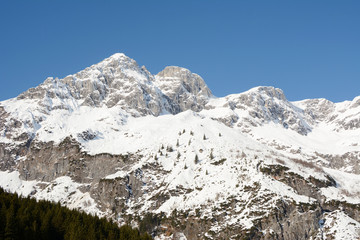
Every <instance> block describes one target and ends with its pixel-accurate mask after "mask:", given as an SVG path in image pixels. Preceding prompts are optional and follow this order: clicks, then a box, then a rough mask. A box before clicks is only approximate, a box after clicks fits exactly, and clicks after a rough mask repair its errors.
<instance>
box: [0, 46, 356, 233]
mask: <svg viewBox="0 0 360 240" xmlns="http://www.w3.org/2000/svg"><path fill="white" fill-rule="evenodd" d="M359 135H360V97H357V98H355V99H354V100H352V101H346V102H342V103H333V102H330V101H328V100H326V99H308V100H303V101H298V102H291V101H288V100H287V99H286V97H285V95H284V93H283V91H282V90H280V89H278V88H274V87H265V86H261V87H256V88H253V89H250V90H249V91H247V92H244V93H240V94H232V95H229V96H226V97H222V98H217V97H215V96H213V95H212V93H211V91H210V89H209V88H208V87H207V85H206V83H205V82H204V80H203V79H202V78H201V77H200V76H199V75H197V74H195V73H191V72H190V71H189V70H187V69H184V68H180V67H175V66H171V67H166V68H165V69H164V70H163V71H161V72H160V73H158V74H157V75H152V74H151V73H150V72H149V71H148V70H146V68H145V67H139V66H138V65H137V63H136V62H135V61H134V60H133V59H131V58H129V57H127V56H125V55H124V54H121V53H117V54H114V55H112V56H111V57H109V58H107V59H105V60H103V61H102V62H100V63H98V64H95V65H92V66H91V67H88V68H86V69H84V70H83V71H80V72H79V73H76V74H74V75H69V76H67V77H65V78H64V79H57V78H55V79H54V78H48V79H46V80H45V82H44V83H43V84H40V85H39V86H37V87H35V88H31V89H29V90H27V91H26V92H24V93H22V94H20V95H19V96H18V97H17V98H13V99H9V100H6V101H3V102H0V169H1V171H0V175H1V176H0V186H2V187H3V188H5V189H8V190H10V191H13V192H17V193H19V194H23V195H26V196H28V195H29V196H33V197H35V198H36V199H48V200H52V201H59V202H61V203H62V204H63V205H66V206H68V207H70V208H75V209H80V210H83V211H85V212H87V213H92V214H96V215H98V216H107V217H109V218H113V219H114V220H115V221H117V222H118V223H119V224H124V223H128V224H132V225H133V226H137V224H139V219H138V217H137V216H146V219H143V220H146V222H147V223H148V224H147V226H148V227H147V231H148V232H149V233H152V235H153V236H154V237H155V238H156V239H173V238H175V239H238V238H240V239H241V238H245V239H246V238H248V239H330V238H334V239H358V238H360V223H359V222H360V217H359V216H360V214H359V212H360V167H359V165H360V164H359V161H360V160H359V159H360V151H359V150H360V148H359V147H360V138H359ZM146 214H147V215H146ZM143 222H144V221H143Z"/></svg>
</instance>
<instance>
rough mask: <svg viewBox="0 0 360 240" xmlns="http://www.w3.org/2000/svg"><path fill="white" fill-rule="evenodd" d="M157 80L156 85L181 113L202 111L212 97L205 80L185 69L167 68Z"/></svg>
mask: <svg viewBox="0 0 360 240" xmlns="http://www.w3.org/2000/svg"><path fill="white" fill-rule="evenodd" d="M156 80H157V81H156V85H157V86H158V87H159V88H160V89H162V91H163V92H164V93H165V94H166V95H167V96H168V97H169V98H170V100H171V101H172V102H173V103H174V104H175V105H176V106H177V107H178V109H179V112H183V111H186V110H188V109H191V110H193V111H200V110H202V109H203V108H204V106H205V104H206V103H207V101H208V99H209V97H211V96H212V94H211V91H210V89H209V88H208V87H207V86H206V84H205V82H204V80H203V79H202V78H201V77H200V76H199V75H197V74H195V73H191V72H190V71H189V70H187V69H185V68H180V67H175V66H171V67H166V68H165V69H164V70H163V71H161V72H159V73H158V74H157V75H156Z"/></svg>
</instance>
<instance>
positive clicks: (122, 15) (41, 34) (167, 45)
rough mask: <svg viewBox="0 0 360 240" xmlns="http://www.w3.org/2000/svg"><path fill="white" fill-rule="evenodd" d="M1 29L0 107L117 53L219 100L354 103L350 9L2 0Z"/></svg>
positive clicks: (358, 65) (357, 21)
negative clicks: (204, 87)
mask: <svg viewBox="0 0 360 240" xmlns="http://www.w3.org/2000/svg"><path fill="white" fill-rule="evenodd" d="M0 30H1V31H0V81H1V82H0V83H1V85H0V100H4V99H8V98H11V97H15V96H17V95H18V94H20V93H21V92H23V91H25V90H26V89H28V88H30V87H34V86H37V85H38V84H40V83H42V82H43V81H44V80H45V78H46V77H48V76H53V77H60V78H62V77H65V76H66V75H68V74H73V73H76V72H78V71H80V70H82V69H84V68H85V67H87V66H90V65H92V64H94V63H97V62H99V61H101V60H102V59H104V58H106V57H108V56H110V55H112V54H113V53H116V52H123V53H125V54H126V55H128V56H129V57H131V58H134V59H135V60H136V61H137V62H138V63H139V65H145V66H146V67H147V68H148V69H149V70H150V72H152V73H153V74H156V73H158V72H159V71H161V70H162V69H163V68H164V67H165V66H167V65H177V66H182V67H185V68H188V69H190V70H191V71H192V72H195V73H198V74H200V75H201V76H202V77H203V78H204V79H205V81H206V83H207V84H208V86H209V87H210V89H211V90H212V91H213V93H214V94H215V95H216V96H219V97H221V96H225V95H228V94H231V93H240V92H243V91H246V90H248V89H250V88H252V87H255V86H259V85H265V86H275V87H278V88H281V89H283V90H284V92H285V94H286V96H287V98H288V99H289V100H301V99H305V98H322V97H323V98H327V99H329V100H331V101H335V102H339V101H344V100H352V99H353V98H354V97H355V96H358V95H360V1H358V0H356V1H351V0H346V1H340V0H336V1H335V0H298V1H288V0H286V1H278V0H273V1H269V0H263V1H257V0H251V1H250V0H248V1H241V0H234V1H227V0H222V1H220V0H219V1H216V0H214V1H211V0H207V1H205V0H203V1H200V0H193V1H186V0H181V1H180V0H178V1H175V0H166V1H165V0H164V1H158V0H154V1H150V0H144V1H110V0H107V1H92V0H86V1H85V0H84V1H81V0H76V1H75V0H73V1H56V0H55V1H49V0H46V1H45V0H43V1H41V0H34V1H18V0H1V1H0Z"/></svg>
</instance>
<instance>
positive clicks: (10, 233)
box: [4, 202, 18, 240]
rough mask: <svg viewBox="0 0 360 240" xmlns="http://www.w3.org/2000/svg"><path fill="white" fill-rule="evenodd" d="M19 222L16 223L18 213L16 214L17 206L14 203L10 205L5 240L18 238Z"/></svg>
mask: <svg viewBox="0 0 360 240" xmlns="http://www.w3.org/2000/svg"><path fill="white" fill-rule="evenodd" d="M17 226H18V225H17V222H16V212H15V206H14V203H13V202H12V203H11V205H10V208H9V209H8V210H7V213H6V225H5V234H4V235H5V239H6V240H12V239H16V236H17V234H18V232H17Z"/></svg>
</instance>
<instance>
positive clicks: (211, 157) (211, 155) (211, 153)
mask: <svg viewBox="0 0 360 240" xmlns="http://www.w3.org/2000/svg"><path fill="white" fill-rule="evenodd" d="M210 159H211V160H213V159H214V155H213V152H212V151H211V152H210Z"/></svg>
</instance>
